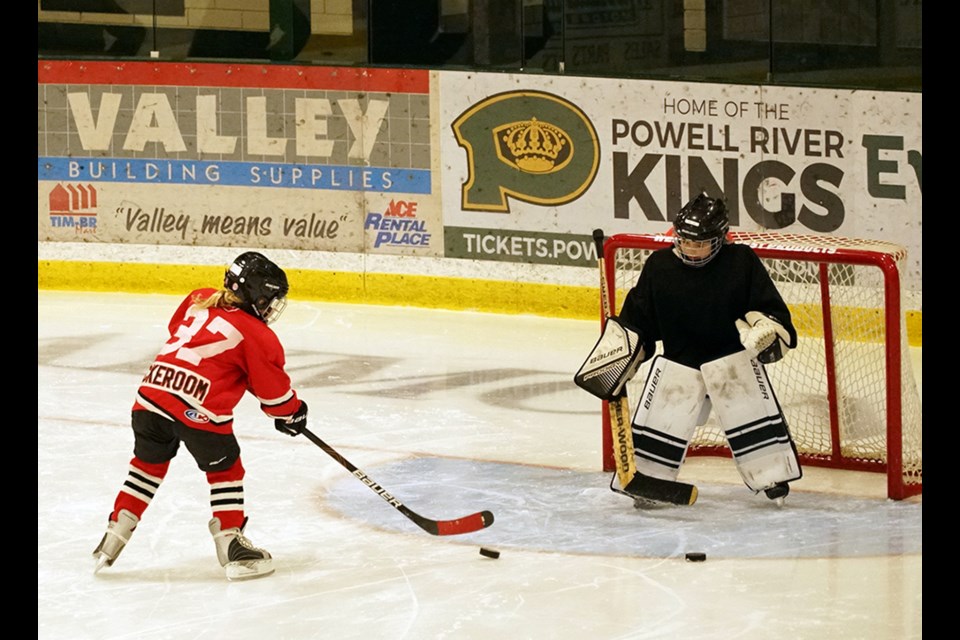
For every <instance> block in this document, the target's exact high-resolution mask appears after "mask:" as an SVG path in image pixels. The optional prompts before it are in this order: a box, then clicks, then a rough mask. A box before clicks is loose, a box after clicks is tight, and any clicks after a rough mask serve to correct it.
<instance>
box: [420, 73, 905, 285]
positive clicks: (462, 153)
mask: <svg viewBox="0 0 960 640" xmlns="http://www.w3.org/2000/svg"><path fill="white" fill-rule="evenodd" d="M439 87H440V105H441V115H442V121H443V123H444V126H443V127H442V129H441V134H440V145H441V156H442V158H443V165H444V167H445V169H444V173H443V187H442V188H443V196H444V203H445V208H444V225H445V228H444V235H445V238H446V242H445V246H446V249H445V255H447V256H448V257H455V258H473V259H478V260H495V261H514V262H529V263H535V264H536V263H549V264H576V265H580V266H590V265H592V264H594V263H595V260H596V256H595V255H594V254H593V252H592V251H590V250H589V240H590V237H591V233H592V230H593V229H596V228H602V229H603V230H604V231H605V232H606V233H607V234H608V235H610V234H613V233H626V232H630V233H657V232H663V231H665V230H667V229H668V228H669V226H670V223H671V220H672V219H673V217H674V216H675V215H676V213H677V212H678V211H679V209H680V207H681V206H682V205H683V204H684V203H685V202H686V201H688V200H689V199H691V198H692V197H693V196H694V195H696V194H697V193H699V192H701V191H707V192H708V193H710V194H711V195H722V196H723V197H724V198H725V199H726V202H727V205H728V208H729V211H730V216H731V223H732V227H733V230H735V231H760V230H765V231H776V232H782V233H795V234H804V235H834V236H845V237H852V238H871V239H878V240H886V241H889V242H894V243H897V244H900V245H903V246H905V247H906V248H907V251H908V255H909V258H908V260H909V265H908V266H907V273H906V274H905V280H906V282H907V283H908V286H909V287H911V288H913V289H915V290H917V291H919V290H921V273H922V270H921V265H922V230H923V228H922V220H923V216H922V205H923V197H922V193H923V191H922V175H923V172H922V168H923V161H922V160H923V139H922V107H923V97H922V94H912V93H888V92H871V91H842V90H833V89H829V90H828V89H809V88H794V87H760V86H748V85H744V86H738V85H722V84H689V83H683V82H652V81H643V80H616V79H602V78H590V79H587V78H575V77H555V76H532V75H531V76H527V75H523V76H520V75H514V76H511V75H496V74H487V75H483V74H479V75H478V74H467V73H458V72H443V73H441V74H440V80H439ZM584 249H586V250H584Z"/></svg>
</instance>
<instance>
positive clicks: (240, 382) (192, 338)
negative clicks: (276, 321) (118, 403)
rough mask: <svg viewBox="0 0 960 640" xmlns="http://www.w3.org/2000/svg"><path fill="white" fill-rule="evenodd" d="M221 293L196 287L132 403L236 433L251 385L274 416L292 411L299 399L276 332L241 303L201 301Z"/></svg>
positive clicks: (208, 428)
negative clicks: (236, 413) (206, 304)
mask: <svg viewBox="0 0 960 640" xmlns="http://www.w3.org/2000/svg"><path fill="white" fill-rule="evenodd" d="M215 292H216V290H215V289H197V290H196V291H193V292H191V293H190V295H188V296H187V297H186V298H184V300H183V302H182V303H180V306H179V307H178V308H177V311H176V313H174V314H173V317H172V318H171V319H170V324H169V331H170V339H169V340H167V343H166V344H165V345H164V346H163V348H162V349H161V350H160V353H159V354H158V355H157V358H156V360H154V362H153V364H152V365H150V369H149V370H148V371H147V374H146V375H145V376H144V377H143V380H142V381H141V383H140V388H139V390H138V392H137V399H136V402H134V405H133V409H134V410H135V411H136V410H147V411H153V412H155V413H159V414H161V415H165V416H167V417H168V418H170V419H172V420H176V421H178V422H182V423H184V424H186V425H187V426H190V427H194V428H197V429H203V430H206V431H213V432H216V433H230V432H231V431H232V428H233V410H234V408H235V407H236V406H237V403H239V402H240V398H242V397H243V394H244V392H246V391H250V393H252V394H253V395H254V396H255V397H256V398H257V400H259V401H260V408H261V409H262V410H263V412H264V413H265V414H267V415H268V416H270V417H271V418H279V417H286V416H290V415H292V414H293V413H294V412H296V410H297V409H298V408H299V407H300V400H299V398H298V397H297V394H296V392H295V391H294V390H293V389H292V388H291V386H290V377H289V376H288V375H287V373H286V370H285V368H284V367H285V357H284V352H283V347H282V346H281V344H280V340H279V339H278V338H277V335H276V334H275V333H274V332H273V330H272V329H270V327H268V326H267V325H266V324H265V323H264V322H262V321H261V320H259V319H257V318H255V317H254V316H252V315H250V314H249V313H247V312H245V311H243V310H241V309H217V308H211V309H199V308H197V307H195V306H194V301H195V300H203V299H206V298H208V297H209V296H210V295H212V294H213V293H215Z"/></svg>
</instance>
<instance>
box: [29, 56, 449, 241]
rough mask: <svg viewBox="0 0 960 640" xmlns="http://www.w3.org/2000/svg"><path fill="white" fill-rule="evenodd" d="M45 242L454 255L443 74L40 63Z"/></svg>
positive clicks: (40, 203)
mask: <svg viewBox="0 0 960 640" xmlns="http://www.w3.org/2000/svg"><path fill="white" fill-rule="evenodd" d="M37 91H38V128H37V133H38V153H37V180H38V182H37V208H38V221H37V222H38V238H39V240H40V241H63V242H76V241H86V242H101V243H117V244H131V243H133V244H173V245H186V246H191V245H201V246H223V247H229V246H244V247H249V246H252V247H264V248H285V249H304V250H323V251H348V252H357V253H361V252H372V253H386V254H404V255H441V254H442V251H443V245H442V242H443V232H442V227H441V224H442V222H441V208H440V190H439V178H438V171H437V163H438V158H437V153H436V151H435V144H434V141H435V134H434V133H432V131H431V127H432V123H433V122H435V121H436V120H437V117H436V114H435V111H436V107H435V106H434V103H435V101H434V100H432V98H431V74H430V72H428V71H418V70H390V69H379V70H372V69H346V68H332V67H330V68H328V67H287V66H257V65H225V64H180V63H159V62H157V63H153V62H128V63H116V62H76V61H74V62H66V61H39V62H38V86H37Z"/></svg>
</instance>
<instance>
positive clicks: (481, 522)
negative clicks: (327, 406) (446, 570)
mask: <svg viewBox="0 0 960 640" xmlns="http://www.w3.org/2000/svg"><path fill="white" fill-rule="evenodd" d="M301 433H303V435H305V436H307V439H308V440H310V442H312V443H313V444H315V445H317V446H318V447H320V448H321V449H323V451H324V452H325V453H326V454H327V455H328V456H330V457H331V458H333V459H334V460H336V461H337V462H339V463H340V464H341V465H342V466H343V467H344V468H345V469H346V470H347V471H349V472H350V473H351V474H353V476H354V477H356V478H357V479H358V480H360V482H362V483H363V484H365V485H367V486H368V487H370V489H371V490H372V491H373V492H374V493H376V494H377V495H378V496H380V497H381V498H383V499H384V500H385V501H386V502H387V504H389V505H390V506H391V507H393V508H394V509H396V510H397V511H399V512H400V513H402V514H403V515H405V516H406V517H407V518H409V519H410V520H412V521H413V522H414V523H415V524H416V525H417V526H418V527H420V528H421V529H423V530H424V531H426V532H427V533H429V534H432V535H435V536H454V535H459V534H461V533H473V532H474V531H479V530H480V529H486V528H487V527H489V526H490V525H491V524H493V514H492V513H491V512H489V511H479V512H477V513H472V514H470V515H468V516H464V517H462V518H456V519H455V520H431V519H430V518H425V517H423V516H421V515H420V514H418V513H415V512H414V511H413V510H412V509H410V508H409V507H407V506H406V505H404V504H403V503H402V502H400V500H398V499H397V498H396V497H395V496H393V495H391V494H390V493H389V492H388V491H387V490H386V489H384V488H383V487H382V486H380V485H379V484H378V483H376V482H374V481H373V479H372V478H371V477H370V476H368V475H367V474H366V473H364V472H363V471H361V470H360V469H358V468H357V467H355V466H354V465H353V464H352V463H351V462H350V461H349V460H347V459H346V458H344V457H343V456H342V455H340V453H339V452H338V451H337V450H336V449H334V448H333V447H331V446H330V445H329V444H327V443H326V442H324V441H323V440H321V439H320V438H319V436H317V435H316V434H315V433H313V432H312V431H310V430H309V429H307V428H306V427H304V429H303V430H302V431H301Z"/></svg>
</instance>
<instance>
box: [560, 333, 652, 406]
mask: <svg viewBox="0 0 960 640" xmlns="http://www.w3.org/2000/svg"><path fill="white" fill-rule="evenodd" d="M645 359H646V358H645V354H644V350H643V344H642V340H641V337H640V334H638V333H637V332H636V331H634V330H633V329H630V328H628V327H626V326H625V325H624V324H622V323H621V322H620V320H619V318H617V317H616V316H610V317H609V318H607V323H606V324H605V325H604V327H603V333H602V334H600V339H599V340H597V344H596V345H594V347H593V350H592V351H591V352H590V355H588V356H587V359H586V360H585V361H584V363H583V365H581V366H580V370H579V371H577V373H576V375H574V376H573V381H574V383H575V384H576V385H577V386H578V387H580V388H581V389H584V390H586V391H588V392H589V393H591V394H593V395H595V396H597V397H598V398H600V399H601V400H613V399H614V398H616V397H618V396H620V394H621V393H622V392H623V388H624V386H626V384H627V382H629V381H630V379H631V378H633V376H634V375H635V374H636V373H637V368H638V367H639V366H640V363H642V362H643V361H644V360H645Z"/></svg>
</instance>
